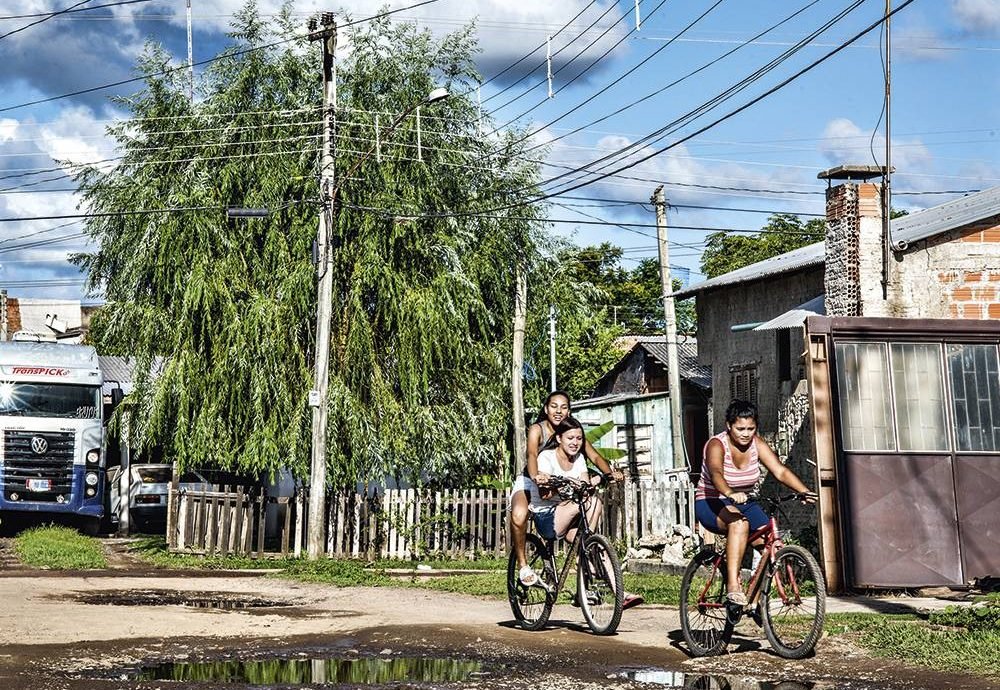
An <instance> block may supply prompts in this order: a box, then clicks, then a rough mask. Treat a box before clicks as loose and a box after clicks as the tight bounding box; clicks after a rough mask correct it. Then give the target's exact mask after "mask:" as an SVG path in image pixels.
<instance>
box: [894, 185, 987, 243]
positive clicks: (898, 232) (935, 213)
mask: <svg viewBox="0 0 1000 690" xmlns="http://www.w3.org/2000/svg"><path fill="white" fill-rule="evenodd" d="M996 215H1000V187H992V188H990V189H984V190H983V191H981V192H976V193H975V194H969V195H967V196H963V197H962V198H960V199H955V200H953V201H948V202H945V203H943V204H941V205H940V206H933V207H931V208H928V209H924V210H923V211H917V212H916V213H911V214H909V215H905V216H900V217H899V218H896V219H894V220H893V221H892V225H891V228H890V232H891V234H892V242H893V245H895V246H897V247H900V246H901V245H905V244H909V243H911V242H917V241H918V240H923V239H926V238H928V237H933V236H934V235H936V234H938V233H939V232H944V231H945V230H951V229H952V228H958V227H961V226H963V225H968V224H969V223H975V222H976V221H980V220H984V219H986V218H990V217H992V216H996Z"/></svg>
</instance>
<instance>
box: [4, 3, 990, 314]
mask: <svg viewBox="0 0 1000 690" xmlns="http://www.w3.org/2000/svg"><path fill="white" fill-rule="evenodd" d="M421 3H422V4H421ZM190 4H191V17H192V29H193V32H192V42H191V48H192V52H193V57H194V60H195V62H197V61H200V60H205V59H208V58H211V57H213V56H214V55H216V54H217V52H218V50H219V49H220V47H222V46H223V45H225V31H226V29H227V27H228V24H229V22H230V20H231V17H232V15H233V13H234V12H235V11H237V10H238V9H239V8H240V7H241V6H242V5H243V0H190ZM257 4H258V7H259V8H260V11H261V12H262V13H263V14H270V13H273V12H275V11H276V10H277V8H278V7H279V6H280V2H279V1H277V0H258V2H257ZM886 4H887V3H886V0H781V1H778V0H639V2H638V11H637V2H636V0H617V1H614V0H559V1H557V2H538V0H431V1H430V2H427V1H426V0H393V1H392V2H386V3H382V2H374V1H369V0H344V1H342V2H340V3H338V2H336V0H334V1H333V2H322V1H319V0H298V1H297V2H295V3H294V10H295V14H296V15H297V16H300V17H301V19H302V24H303V30H305V29H304V27H305V23H306V20H307V18H308V17H309V16H310V15H311V14H313V13H315V12H316V11H318V10H324V11H335V12H336V11H338V8H339V9H340V10H343V11H346V12H347V13H349V14H350V15H351V17H352V18H353V19H355V20H357V19H363V18H365V17H370V16H372V15H375V14H377V13H378V12H380V11H383V10H385V9H386V8H390V9H393V10H397V9H401V8H410V9H406V10H404V11H400V12H398V13H395V14H394V15H393V16H394V17H395V18H396V20H397V21H408V22H413V23H415V24H416V25H418V26H420V27H424V28H427V29H428V30H430V31H432V32H434V33H436V34H444V33H447V32H450V31H455V30H457V29H459V28H461V27H462V26H464V25H467V24H469V23H470V22H474V23H475V25H476V27H477V37H478V40H479V44H480V47H481V53H480V54H479V56H478V60H477V65H478V68H479V70H480V72H481V74H482V75H483V78H484V85H483V86H482V87H481V89H480V94H479V98H481V101H482V106H481V107H482V109H483V111H484V112H488V113H489V114H490V115H491V116H492V117H493V118H495V120H496V122H498V123H499V124H502V125H506V126H515V125H516V126H520V127H524V128H526V129H527V130H528V131H529V132H531V135H532V138H533V146H537V148H533V149H532V151H531V155H537V156H538V157H539V158H540V159H541V160H543V165H542V177H543V180H545V184H544V185H543V189H544V190H545V191H546V194H551V195H552V196H551V197H550V198H549V199H548V200H547V201H548V204H549V206H548V217H549V218H550V219H552V221H553V224H552V229H553V232H555V233H557V234H559V235H561V236H565V237H567V238H570V239H572V240H573V241H574V242H576V243H578V244H581V245H589V244H598V243H601V242H610V243H612V244H614V245H617V246H620V247H622V248H623V249H624V250H625V251H624V259H623V264H622V265H623V267H624V268H626V269H631V268H634V267H635V266H636V265H637V263H638V261H639V260H641V259H642V258H647V257H655V256H656V239H655V238H656V229H655V214H654V211H653V208H652V206H651V205H650V204H649V199H650V196H651V195H652V193H653V191H654V189H655V188H656V187H657V186H659V185H663V187H664V192H665V194H666V197H667V200H668V203H669V204H670V209H669V212H668V214H667V221H668V225H669V236H670V241H671V244H670V264H671V266H672V267H673V268H672V272H673V274H674V276H675V277H681V278H682V279H684V280H685V282H686V283H688V284H691V283H697V282H698V281H700V280H703V279H704V277H703V276H701V275H700V274H699V272H698V270H699V256H700V254H701V250H702V248H703V246H704V243H705V239H706V237H707V235H708V234H709V233H710V232H712V231H715V230H735V231H747V232H753V231H757V230H759V229H760V228H761V226H762V225H763V224H764V223H766V221H767V218H768V216H769V215H770V214H773V213H778V212H781V213H794V214H800V216H801V218H802V219H803V220H809V219H810V218H814V217H819V216H821V215H822V214H823V211H824V189H825V187H826V183H825V182H824V181H823V180H819V179H817V174H818V173H819V172H821V171H823V170H825V169H828V168H831V167H834V166H837V165H843V164H862V165H876V164H877V165H882V164H884V162H885V149H886V146H885V132H886V110H885V107H884V106H885V91H886V88H885V79H884V75H885V50H884V42H885V37H886V33H885V31H884V25H882V24H879V20H880V19H881V18H882V16H883V15H884V13H885V9H886ZM889 4H890V6H891V8H892V9H897V8H898V12H896V14H894V15H893V16H892V18H891V21H890V24H889V32H888V35H889V38H890V44H891V51H890V60H889V66H890V73H891V80H890V84H891V88H890V92H891V98H890V101H889V104H890V108H889V113H890V115H891V118H890V119H889V124H890V132H891V147H890V152H891V165H892V166H893V168H894V169H895V172H894V174H893V175H892V178H891V188H892V190H893V207H895V208H898V209H905V210H908V211H911V212H913V211H917V210H919V209H922V208H927V207H930V206H934V205H937V204H940V203H944V202H946V201H949V200H951V199H955V198H958V197H959V196H961V195H962V194H965V193H968V192H970V191H976V190H981V189H986V188H989V187H995V186H998V185H1000V0H912V1H909V2H908V0H891V2H890V3H889ZM186 5H187V0H125V1H124V2H123V1H122V0H83V1H82V2H81V0H4V2H2V3H0V61H2V64H3V65H4V69H3V70H2V71H0V288H6V289H7V291H8V294H9V295H10V296H12V297H36V298H52V299H64V298H71V299H82V300H83V301H84V302H88V303H99V302H100V301H101V297H100V295H99V294H98V295H94V294H91V295H86V294H84V293H83V281H82V276H81V274H80V273H79V270H78V269H77V268H76V267H75V266H74V265H72V264H70V263H69V262H68V261H67V256H68V255H69V254H71V253H74V252H81V251H87V250H88V245H87V244H86V241H85V239H84V238H83V237H82V236H81V233H82V226H81V225H80V223H79V222H78V221H74V220H73V219H47V220H45V219H34V220H32V218H37V217H39V216H42V217H46V216H49V217H50V216H59V215H69V214H74V213H79V211H78V197H77V195H76V194H75V192H74V191H73V188H72V183H71V181H70V180H68V179H66V178H60V177H59V175H60V171H62V170H65V168H64V167H62V166H64V164H65V162H71V163H77V164H79V163H86V162H91V161H100V160H104V159H106V158H110V157H112V156H114V155H116V153H115V150H114V148H113V144H112V143H111V141H110V140H109V138H108V137H107V136H106V134H105V128H106V127H107V126H108V125H110V124H112V123H114V122H115V121H116V120H119V119H120V118H122V117H123V113H122V111H120V110H119V109H118V108H116V106H115V104H114V103H112V102H111V101H110V98H111V97H113V96H115V95H121V94H125V93H130V92H132V91H134V90H135V88H136V85H135V84H126V85H122V86H117V87H111V88H102V87H104V86H106V85H108V84H113V83H114V82H118V81H121V80H125V79H129V78H130V77H132V76H134V75H133V71H132V70H133V66H134V63H135V59H136V57H137V56H138V55H139V53H140V52H141V51H142V48H143V45H144V44H145V43H146V42H147V41H155V42H159V43H161V44H162V45H164V46H165V47H166V48H167V49H168V50H169V51H170V52H171V54H172V55H174V56H175V58H176V60H177V63H178V64H182V63H184V62H185V61H186V60H187V51H188V43H187V8H186ZM60 10H74V11H69V12H64V13H62V14H59V15H55V16H51V17H48V18H46V15H47V14H48V13H52V12H57V11H60ZM36 22H37V23H36ZM32 24H33V25H32ZM872 26H875V28H874V29H873V30H871V31H869V32H868V33H865V34H864V35H861V36H860V37H858V38H857V39H856V40H855V41H854V42H852V43H850V44H849V45H846V46H845V44H846V43H847V42H848V41H850V40H851V39H853V38H854V37H855V36H856V35H858V34H859V33H861V32H863V31H865V30H866V29H868V28H869V27H872ZM546 44H548V47H546ZM547 54H549V55H550V56H551V57H550V59H549V60H547V59H546V55H547ZM197 71H198V70H197V68H196V73H197ZM549 72H551V74H552V77H551V86H550V83H549V79H548V77H547V75H548V73H549ZM550 90H551V96H550V95H549V93H550ZM80 91H86V93H80V94H78V95H75V96H66V94H70V93H74V92H80ZM36 101H42V102H36ZM581 166H586V167H587V170H588V172H584V173H580V172H576V173H570V174H568V175H567V174H566V173H567V172H569V171H570V170H571V169H577V168H580V167H581ZM54 178H55V179H54ZM46 180H48V181H46ZM91 248H92V247H91Z"/></svg>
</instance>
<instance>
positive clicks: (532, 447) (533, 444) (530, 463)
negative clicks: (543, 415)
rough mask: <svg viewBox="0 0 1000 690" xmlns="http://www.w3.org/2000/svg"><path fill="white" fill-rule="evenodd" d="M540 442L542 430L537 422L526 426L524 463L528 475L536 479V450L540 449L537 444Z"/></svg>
mask: <svg viewBox="0 0 1000 690" xmlns="http://www.w3.org/2000/svg"><path fill="white" fill-rule="evenodd" d="M541 442H542V430H541V429H540V428H539V426H538V424H537V423H536V424H532V425H531V426H529V427H528V452H527V454H526V456H525V459H526V460H527V462H526V465H527V469H528V476H529V477H531V478H532V479H534V480H535V481H536V482H537V481H538V480H537V479H536V477H538V451H539V450H541V449H540V448H539V447H538V446H539V445H540V444H541Z"/></svg>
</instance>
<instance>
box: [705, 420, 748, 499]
mask: <svg viewBox="0 0 1000 690" xmlns="http://www.w3.org/2000/svg"><path fill="white" fill-rule="evenodd" d="M712 438H717V439H719V441H720V442H721V443H722V447H723V449H725V451H726V455H725V457H724V458H723V459H722V473H723V474H722V476H724V477H725V478H726V484H729V488H730V489H731V490H732V491H749V490H750V489H752V488H753V487H754V486H755V485H756V484H757V482H758V480H760V460H759V459H758V457H757V438H756V437H754V440H753V441H751V443H750V452H749V454H750V462H748V463H747V466H746V467H744V468H743V469H740V468H739V467H737V466H736V465H735V464H733V450H732V448H730V447H729V433H728V432H726V431H723V432H722V433H721V434H716V435H715V436H713V437H712ZM711 441H712V439H711V438H710V439H708V442H709V443H711ZM707 457H708V443H706V444H705V448H704V450H703V451H702V464H701V481H700V482H698V488H697V490H695V494H694V498H695V500H696V501H700V500H701V499H703V498H719V497H720V496H721V494H720V493H719V490H718V489H716V488H715V484H713V483H712V473H711V472H709V470H708V462H707Z"/></svg>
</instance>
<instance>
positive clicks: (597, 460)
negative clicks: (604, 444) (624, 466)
mask: <svg viewBox="0 0 1000 690" xmlns="http://www.w3.org/2000/svg"><path fill="white" fill-rule="evenodd" d="M583 449H584V453H585V454H586V456H587V458H589V459H590V461H591V462H592V463H594V464H595V465H596V466H597V469H599V470H600V471H601V472H603V473H604V474H610V475H611V476H612V477H614V479H615V481H619V482H620V481H621V480H622V479H624V478H625V475H624V474H622V472H621V471H620V470H615V469H612V468H611V465H610V464H609V463H608V461H607V460H605V459H604V456H602V455H601V454H600V453H598V452H597V449H596V448H594V446H593V445H592V444H591V443H590V441H588V440H587V439H584V440H583Z"/></svg>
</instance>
